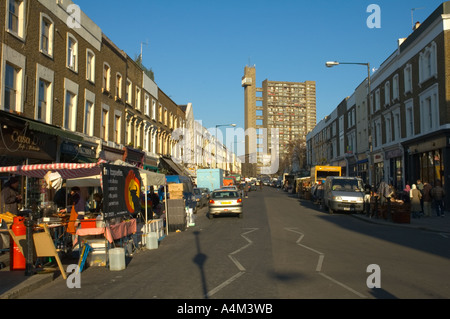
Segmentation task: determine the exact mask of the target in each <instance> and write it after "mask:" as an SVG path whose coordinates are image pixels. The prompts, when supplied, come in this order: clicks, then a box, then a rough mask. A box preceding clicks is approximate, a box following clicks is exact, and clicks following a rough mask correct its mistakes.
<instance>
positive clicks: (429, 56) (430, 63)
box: [419, 42, 437, 83]
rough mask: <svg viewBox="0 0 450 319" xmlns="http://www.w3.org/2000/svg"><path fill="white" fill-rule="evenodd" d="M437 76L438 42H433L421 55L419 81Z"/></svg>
mask: <svg viewBox="0 0 450 319" xmlns="http://www.w3.org/2000/svg"><path fill="white" fill-rule="evenodd" d="M432 77H437V60H436V43H435V42H432V43H431V44H430V45H429V46H428V47H426V48H425V50H424V51H422V52H421V53H420V55H419V82H420V83H423V82H425V81H426V80H428V79H430V78H432Z"/></svg>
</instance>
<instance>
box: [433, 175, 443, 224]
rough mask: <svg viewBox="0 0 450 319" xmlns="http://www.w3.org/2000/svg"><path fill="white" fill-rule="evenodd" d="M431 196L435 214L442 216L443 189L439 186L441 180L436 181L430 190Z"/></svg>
mask: <svg viewBox="0 0 450 319" xmlns="http://www.w3.org/2000/svg"><path fill="white" fill-rule="evenodd" d="M431 196H432V197H433V204H434V208H435V209H436V216H438V217H439V216H441V217H444V197H445V191H444V189H443V188H442V186H441V182H440V181H438V182H437V183H436V186H435V187H433V189H432V190H431Z"/></svg>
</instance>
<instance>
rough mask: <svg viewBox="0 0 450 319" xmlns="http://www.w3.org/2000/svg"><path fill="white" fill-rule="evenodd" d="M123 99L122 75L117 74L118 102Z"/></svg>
mask: <svg viewBox="0 0 450 319" xmlns="http://www.w3.org/2000/svg"><path fill="white" fill-rule="evenodd" d="M121 99H122V74H120V73H117V74H116V101H117V100H121Z"/></svg>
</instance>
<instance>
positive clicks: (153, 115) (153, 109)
mask: <svg viewBox="0 0 450 319" xmlns="http://www.w3.org/2000/svg"><path fill="white" fill-rule="evenodd" d="M152 120H155V121H156V101H155V100H152Z"/></svg>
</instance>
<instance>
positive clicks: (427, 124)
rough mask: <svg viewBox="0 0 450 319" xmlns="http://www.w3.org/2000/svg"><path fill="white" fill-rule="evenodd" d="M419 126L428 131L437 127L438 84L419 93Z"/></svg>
mask: <svg viewBox="0 0 450 319" xmlns="http://www.w3.org/2000/svg"><path fill="white" fill-rule="evenodd" d="M420 127H421V131H422V133H428V132H431V131H434V130H436V129H438V127H439V101H438V85H437V84H435V85H433V86H431V87H430V88H428V89H427V90H426V91H424V92H422V93H421V94H420Z"/></svg>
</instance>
